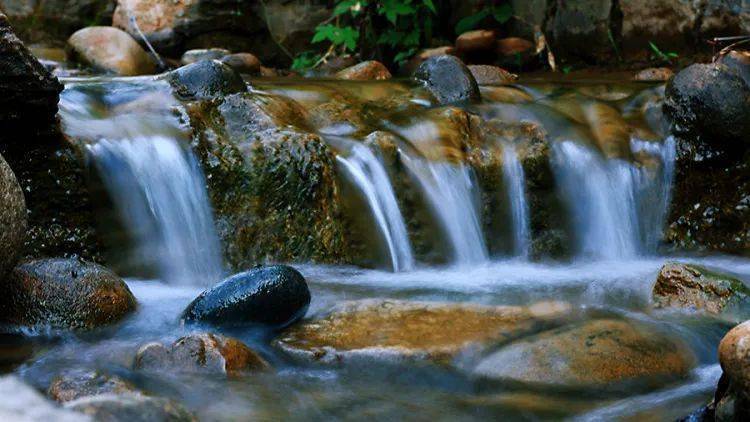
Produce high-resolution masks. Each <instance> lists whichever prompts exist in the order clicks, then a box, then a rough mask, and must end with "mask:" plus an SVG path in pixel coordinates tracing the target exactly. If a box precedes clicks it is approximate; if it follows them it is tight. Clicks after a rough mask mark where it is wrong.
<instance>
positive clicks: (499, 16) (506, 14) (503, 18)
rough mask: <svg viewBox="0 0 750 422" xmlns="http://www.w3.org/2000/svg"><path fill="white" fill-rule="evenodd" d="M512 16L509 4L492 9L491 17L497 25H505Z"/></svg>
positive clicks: (511, 8)
mask: <svg viewBox="0 0 750 422" xmlns="http://www.w3.org/2000/svg"><path fill="white" fill-rule="evenodd" d="M512 16H513V6H511V5H510V4H509V3H503V4H501V5H500V6H497V7H493V8H492V17H494V18H495V20H496V21H497V23H505V22H508V20H510V18H511V17H512Z"/></svg>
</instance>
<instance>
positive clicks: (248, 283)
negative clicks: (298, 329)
mask: <svg viewBox="0 0 750 422" xmlns="http://www.w3.org/2000/svg"><path fill="white" fill-rule="evenodd" d="M309 305H310V290H309V289H308V288H307V283H306V282H305V278H304V277H302V274H300V273H299V272H298V271H297V270H295V269H294V268H292V267H288V266H286V265H274V266H271V267H263V268H256V269H253V270H250V271H247V272H244V273H239V274H236V275H233V276H231V277H229V278H227V279H226V280H224V281H222V282H221V283H219V284H217V285H216V286H214V287H212V288H211V289H209V290H206V291H205V292H203V293H201V295H200V296H198V297H197V298H196V299H195V300H194V301H193V302H192V303H191V304H190V305H188V307H187V309H185V312H184V313H183V319H184V321H185V322H201V323H208V324H213V325H223V326H233V325H234V326H236V325H252V324H263V325H269V326H272V327H276V328H281V327H285V326H287V325H289V324H291V323H293V322H295V321H297V320H298V319H300V318H302V317H303V316H304V315H305V312H307V307H308V306H309Z"/></svg>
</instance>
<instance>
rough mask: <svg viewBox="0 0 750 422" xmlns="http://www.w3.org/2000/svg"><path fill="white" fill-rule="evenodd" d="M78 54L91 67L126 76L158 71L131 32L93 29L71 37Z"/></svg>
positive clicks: (70, 43) (70, 41)
mask: <svg viewBox="0 0 750 422" xmlns="http://www.w3.org/2000/svg"><path fill="white" fill-rule="evenodd" d="M68 47H69V48H70V50H71V51H72V52H73V53H74V55H75V56H76V57H77V58H78V59H79V60H81V61H82V62H84V63H85V64H88V65H89V66H91V67H93V68H96V69H98V70H102V71H104V72H111V73H115V74H117V75H122V76H136V75H149V74H153V73H155V72H156V64H155V63H154V61H153V60H152V59H151V56H149V55H148V53H146V50H144V49H143V48H142V47H141V46H140V45H139V44H138V43H137V42H136V41H135V40H134V39H133V38H132V37H131V36H130V35H129V34H128V33H127V32H125V31H122V30H120V29H117V28H112V27H109V26H91V27H88V28H84V29H81V30H78V31H76V32H75V33H74V34H73V35H71V36H70V38H68Z"/></svg>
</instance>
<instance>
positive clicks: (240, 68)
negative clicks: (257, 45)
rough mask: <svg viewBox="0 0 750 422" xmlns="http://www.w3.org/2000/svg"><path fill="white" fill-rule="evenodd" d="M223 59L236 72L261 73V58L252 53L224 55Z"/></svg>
mask: <svg viewBox="0 0 750 422" xmlns="http://www.w3.org/2000/svg"><path fill="white" fill-rule="evenodd" d="M221 61H222V62H223V63H224V64H225V65H227V66H229V67H231V68H232V69H234V70H235V71H236V72H239V73H245V74H248V75H257V74H259V73H260V67H261V66H260V60H259V59H258V58H257V57H255V56H254V55H253V54H250V53H235V54H230V55H228V56H224V57H223V58H222V59H221Z"/></svg>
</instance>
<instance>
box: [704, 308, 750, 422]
mask: <svg viewBox="0 0 750 422" xmlns="http://www.w3.org/2000/svg"><path fill="white" fill-rule="evenodd" d="M719 363H720V364H721V369H722V370H723V371H724V373H723V374H722V376H721V379H720V380H719V384H718V386H717V387H716V394H715V395H714V401H713V403H711V404H710V405H709V406H708V407H709V408H711V407H713V408H714V414H715V416H716V417H715V420H717V421H719V420H721V421H742V420H747V419H748V418H750V321H745V322H743V323H742V324H740V325H738V326H736V327H734V328H732V329H731V330H730V331H729V332H728V333H727V334H726V335H725V336H724V338H723V339H721V343H719Z"/></svg>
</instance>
